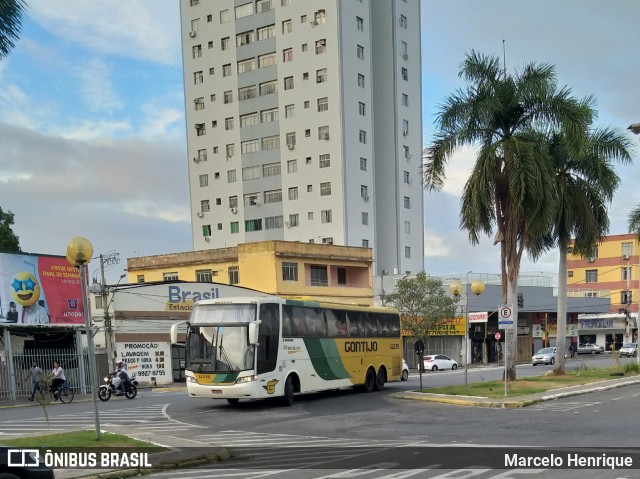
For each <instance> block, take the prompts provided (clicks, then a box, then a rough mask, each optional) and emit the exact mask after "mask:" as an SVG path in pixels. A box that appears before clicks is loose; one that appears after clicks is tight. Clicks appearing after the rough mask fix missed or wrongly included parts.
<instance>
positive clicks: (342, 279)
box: [337, 268, 347, 286]
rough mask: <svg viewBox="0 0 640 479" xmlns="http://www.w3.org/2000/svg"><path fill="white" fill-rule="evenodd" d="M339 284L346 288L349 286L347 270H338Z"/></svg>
mask: <svg viewBox="0 0 640 479" xmlns="http://www.w3.org/2000/svg"><path fill="white" fill-rule="evenodd" d="M337 273H338V284H339V285H341V286H346V284H347V268H337Z"/></svg>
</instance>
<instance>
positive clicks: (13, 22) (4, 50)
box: [0, 0, 27, 59]
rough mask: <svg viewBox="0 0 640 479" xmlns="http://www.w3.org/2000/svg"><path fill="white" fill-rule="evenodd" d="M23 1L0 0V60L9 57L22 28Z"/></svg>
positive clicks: (24, 6) (24, 4)
mask: <svg viewBox="0 0 640 479" xmlns="http://www.w3.org/2000/svg"><path fill="white" fill-rule="evenodd" d="M26 6H27V4H26V3H25V2H24V0H0V59H2V58H4V57H6V56H7V55H9V52H10V51H11V49H12V48H13V47H14V46H15V44H14V43H13V42H14V40H18V37H19V35H20V30H21V28H22V16H23V14H24V10H25V8H26Z"/></svg>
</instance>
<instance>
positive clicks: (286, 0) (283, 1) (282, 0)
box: [280, 0, 291, 7]
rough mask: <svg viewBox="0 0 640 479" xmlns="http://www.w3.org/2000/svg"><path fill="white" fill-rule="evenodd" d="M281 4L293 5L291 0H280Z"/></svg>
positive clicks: (284, 5)
mask: <svg viewBox="0 0 640 479" xmlns="http://www.w3.org/2000/svg"><path fill="white" fill-rule="evenodd" d="M280 5H281V6H283V7H286V6H287V5H291V0H280Z"/></svg>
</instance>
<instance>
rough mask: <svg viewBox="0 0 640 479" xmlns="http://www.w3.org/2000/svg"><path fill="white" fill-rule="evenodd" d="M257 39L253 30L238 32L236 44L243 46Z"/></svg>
mask: <svg viewBox="0 0 640 479" xmlns="http://www.w3.org/2000/svg"><path fill="white" fill-rule="evenodd" d="M254 41H255V36H254V33H253V30H249V31H248V32H242V33H238V34H237V35H236V46H237V47H241V46H243V45H249V44H250V43H253V42H254Z"/></svg>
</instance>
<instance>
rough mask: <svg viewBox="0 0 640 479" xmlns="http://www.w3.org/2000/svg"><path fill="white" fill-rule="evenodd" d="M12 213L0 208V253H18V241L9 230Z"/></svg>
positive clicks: (11, 230) (11, 222) (11, 223)
mask: <svg viewBox="0 0 640 479" xmlns="http://www.w3.org/2000/svg"><path fill="white" fill-rule="evenodd" d="M11 225H13V213H12V212H11V211H7V212H6V213H5V212H4V211H2V208H0V253H20V252H21V251H22V250H21V249H20V241H19V238H18V237H17V236H16V234H15V233H14V232H13V229H12V228H11Z"/></svg>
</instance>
